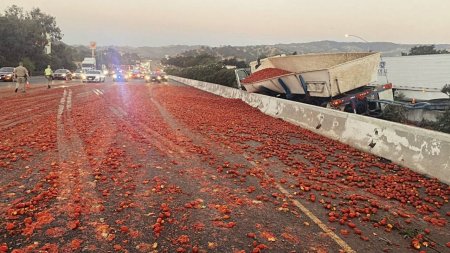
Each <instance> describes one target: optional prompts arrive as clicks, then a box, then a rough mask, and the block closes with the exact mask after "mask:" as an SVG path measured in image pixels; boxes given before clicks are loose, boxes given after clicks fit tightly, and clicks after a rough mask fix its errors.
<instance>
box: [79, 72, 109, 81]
mask: <svg viewBox="0 0 450 253" xmlns="http://www.w3.org/2000/svg"><path fill="white" fill-rule="evenodd" d="M105 79H106V77H105V75H103V73H102V71H101V70H88V71H87V72H86V74H84V75H83V77H82V79H81V81H82V82H83V83H100V82H105Z"/></svg>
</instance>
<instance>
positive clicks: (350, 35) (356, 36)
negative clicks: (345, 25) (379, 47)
mask: <svg viewBox="0 0 450 253" xmlns="http://www.w3.org/2000/svg"><path fill="white" fill-rule="evenodd" d="M345 37H346V38H348V37H355V38H358V39H360V40H362V41H364V42H366V43H369V41H367V40H366V39H364V38H363V37H361V36H358V35H353V34H345ZM367 51H369V52H370V48H369V46H367Z"/></svg>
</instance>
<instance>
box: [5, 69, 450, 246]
mask: <svg viewBox="0 0 450 253" xmlns="http://www.w3.org/2000/svg"><path fill="white" fill-rule="evenodd" d="M0 110H1V111H0V175H2V176H1V177H0V252H81V251H83V252H233V253H234V252H421V251H423V252H449V250H450V248H449V247H450V232H449V231H450V230H449V229H448V222H449V218H450V207H449V204H448V199H449V193H450V188H449V186H448V185H446V184H443V183H440V182H439V181H437V180H435V179H430V178H426V177H423V176H421V175H419V174H417V173H415V172H412V171H411V170H409V169H408V168H403V167H400V166H398V165H395V164H392V163H391V162H390V161H387V160H384V159H381V158H378V157H375V156H373V155H370V154H367V153H363V152H360V151H358V150H355V149H353V148H351V147H349V146H347V145H344V144H341V143H339V142H336V141H333V140H330V139H326V138H324V137H322V136H319V135H317V134H314V133H312V132H310V131H307V130H304V129H301V128H299V127H297V126H294V125H291V124H289V123H287V122H284V121H282V120H279V119H275V118H272V117H269V116H267V115H264V114H262V113H261V112H259V111H258V110H256V109H254V108H252V107H250V106H248V105H247V104H245V103H243V102H242V101H240V100H232V99H225V98H222V97H218V96H215V95H211V94H209V93H205V92H203V91H199V90H196V89H194V88H191V87H188V86H184V85H182V84H179V83H176V82H172V81H170V82H167V83H161V84H157V83H150V84H147V83H145V82H143V81H142V80H132V81H130V82H127V83H113V82H112V81H111V80H109V79H108V81H107V82H106V83H100V84H94V83H89V84H82V83H80V82H79V81H69V82H65V81H58V82H55V83H54V86H53V87H52V88H51V89H47V88H46V85H45V81H44V79H43V78H42V77H34V78H33V79H31V88H30V89H28V90H27V92H26V93H20V92H19V93H14V88H13V85H12V84H11V83H0ZM13 250H15V251H13Z"/></svg>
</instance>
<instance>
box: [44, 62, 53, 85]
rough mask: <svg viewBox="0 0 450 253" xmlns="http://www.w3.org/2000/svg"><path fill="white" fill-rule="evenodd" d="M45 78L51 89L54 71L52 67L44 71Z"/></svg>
mask: <svg viewBox="0 0 450 253" xmlns="http://www.w3.org/2000/svg"><path fill="white" fill-rule="evenodd" d="M44 75H45V78H47V87H48V89H50V84H52V82H53V70H52V68H51V67H50V65H48V66H47V68H46V69H45V70H44Z"/></svg>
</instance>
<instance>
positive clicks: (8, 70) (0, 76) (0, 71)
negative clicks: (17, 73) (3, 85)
mask: <svg viewBox="0 0 450 253" xmlns="http://www.w3.org/2000/svg"><path fill="white" fill-rule="evenodd" d="M0 81H3V82H12V81H14V68H13V67H3V68H0Z"/></svg>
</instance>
